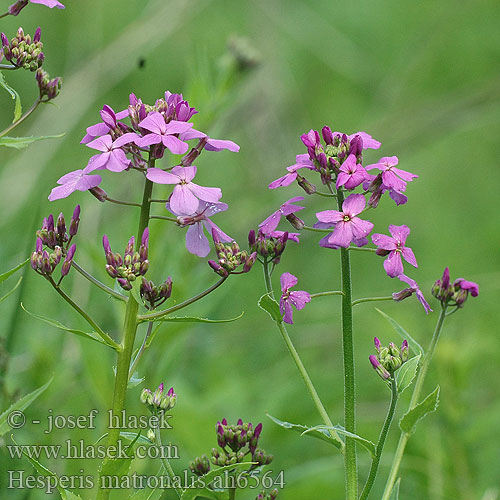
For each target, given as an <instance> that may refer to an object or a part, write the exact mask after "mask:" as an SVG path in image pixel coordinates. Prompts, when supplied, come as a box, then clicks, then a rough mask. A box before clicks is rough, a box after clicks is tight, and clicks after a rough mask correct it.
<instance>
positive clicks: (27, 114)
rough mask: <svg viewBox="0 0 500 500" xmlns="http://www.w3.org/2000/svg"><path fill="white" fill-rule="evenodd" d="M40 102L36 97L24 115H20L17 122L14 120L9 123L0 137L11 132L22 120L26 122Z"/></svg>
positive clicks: (0, 133)
mask: <svg viewBox="0 0 500 500" xmlns="http://www.w3.org/2000/svg"><path fill="white" fill-rule="evenodd" d="M41 102H42V101H41V99H40V97H38V98H37V100H36V101H35V102H34V103H33V105H32V106H31V108H30V109H28V111H26V112H25V113H24V115H22V116H21V117H19V120H16V121H15V122H13V123H11V124H10V125H9V126H8V127H7V128H6V129H5V130H3V131H2V132H0V137H3V136H4V135H7V134H8V133H9V132H10V131H11V130H13V129H15V128H16V127H17V126H18V125H20V124H21V123H22V122H23V121H24V120H26V118H28V116H29V115H31V113H33V112H34V111H35V110H36V108H38V106H39V105H40V103H41Z"/></svg>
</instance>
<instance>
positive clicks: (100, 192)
mask: <svg viewBox="0 0 500 500" xmlns="http://www.w3.org/2000/svg"><path fill="white" fill-rule="evenodd" d="M89 192H90V193H91V194H92V195H93V196H95V197H96V198H97V199H98V200H99V201H103V202H104V201H106V200H107V199H108V194H107V193H106V191H104V189H101V188H100V187H94V188H92V189H89Z"/></svg>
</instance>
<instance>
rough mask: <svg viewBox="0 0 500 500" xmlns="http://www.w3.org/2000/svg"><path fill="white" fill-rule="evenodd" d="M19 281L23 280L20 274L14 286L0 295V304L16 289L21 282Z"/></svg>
mask: <svg viewBox="0 0 500 500" xmlns="http://www.w3.org/2000/svg"><path fill="white" fill-rule="evenodd" d="M21 281H23V277H22V276H21V277H20V278H19V279H18V280H17V283H16V284H15V286H14V288H13V289H12V290H9V291H8V292H7V293H6V294H5V295H4V296H3V297H0V304H1V303H2V302H3V301H4V300H5V299H6V298H7V297H8V296H9V295H11V294H13V293H14V292H15V291H16V290H17V287H18V286H19V285H20V284H21Z"/></svg>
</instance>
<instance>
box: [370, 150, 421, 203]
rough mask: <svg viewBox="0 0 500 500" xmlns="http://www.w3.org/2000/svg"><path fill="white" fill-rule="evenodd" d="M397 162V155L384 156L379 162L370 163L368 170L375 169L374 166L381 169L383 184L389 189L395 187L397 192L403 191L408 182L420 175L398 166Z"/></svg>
mask: <svg viewBox="0 0 500 500" xmlns="http://www.w3.org/2000/svg"><path fill="white" fill-rule="evenodd" d="M397 164H398V157H397V156H384V157H383V158H380V160H379V161H378V162H377V163H373V164H371V165H368V166H367V167H366V170H373V169H374V168H375V169H378V170H380V171H381V172H382V183H383V185H384V186H385V187H386V188H387V189H393V190H394V191H396V192H397V193H401V192H403V191H405V190H406V183H407V182H410V181H412V180H413V179H415V178H417V177H418V175H415V174H412V173H410V172H406V171H405V170H401V169H400V168H396V165H397ZM396 203H397V202H396ZM398 205H399V203H398Z"/></svg>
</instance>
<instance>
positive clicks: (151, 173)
mask: <svg viewBox="0 0 500 500" xmlns="http://www.w3.org/2000/svg"><path fill="white" fill-rule="evenodd" d="M146 177H147V178H148V179H149V180H150V181H153V182H155V183H156V184H179V183H180V182H181V180H180V179H179V177H178V176H177V175H175V174H173V173H171V172H165V171H164V170H162V169H161V168H148V171H147V173H146Z"/></svg>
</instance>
